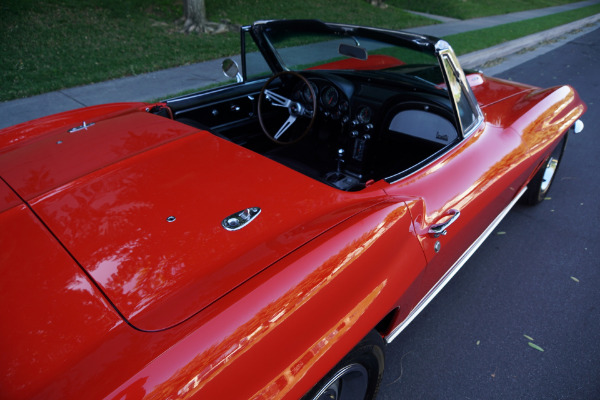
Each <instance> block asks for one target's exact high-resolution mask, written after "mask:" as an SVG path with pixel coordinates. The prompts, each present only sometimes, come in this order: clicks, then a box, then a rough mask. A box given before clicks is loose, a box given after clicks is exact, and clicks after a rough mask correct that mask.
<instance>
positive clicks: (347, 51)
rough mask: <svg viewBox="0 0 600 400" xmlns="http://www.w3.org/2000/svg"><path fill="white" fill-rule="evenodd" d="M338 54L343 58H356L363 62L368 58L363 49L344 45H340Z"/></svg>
mask: <svg viewBox="0 0 600 400" xmlns="http://www.w3.org/2000/svg"><path fill="white" fill-rule="evenodd" d="M338 53H340V54H341V55H343V56H347V57H352V58H357V59H359V60H363V61H364V60H366V59H367V58H369V55H368V54H367V49H365V48H364V47H359V46H351V45H349V44H345V43H340V47H339V48H338Z"/></svg>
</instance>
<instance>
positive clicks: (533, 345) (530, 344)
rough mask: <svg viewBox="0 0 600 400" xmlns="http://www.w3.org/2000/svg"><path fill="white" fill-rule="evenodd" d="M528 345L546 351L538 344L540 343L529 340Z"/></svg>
mask: <svg viewBox="0 0 600 400" xmlns="http://www.w3.org/2000/svg"><path fill="white" fill-rule="evenodd" d="M528 345H529V347H533V348H534V349H536V350H537V351H544V349H542V348H541V347H540V346H538V345H537V344H535V343H531V342H529V343H528Z"/></svg>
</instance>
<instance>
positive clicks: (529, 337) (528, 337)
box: [523, 335, 533, 341]
mask: <svg viewBox="0 0 600 400" xmlns="http://www.w3.org/2000/svg"><path fill="white" fill-rule="evenodd" d="M523 336H525V337H526V338H527V339H529V340H531V341H533V338H532V337H531V336H527V335H523Z"/></svg>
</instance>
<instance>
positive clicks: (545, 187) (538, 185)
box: [521, 135, 567, 205]
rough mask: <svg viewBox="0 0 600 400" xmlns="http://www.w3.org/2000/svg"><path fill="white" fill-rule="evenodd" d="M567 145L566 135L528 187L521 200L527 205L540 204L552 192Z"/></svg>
mask: <svg viewBox="0 0 600 400" xmlns="http://www.w3.org/2000/svg"><path fill="white" fill-rule="evenodd" d="M566 145H567V135H565V136H564V137H563V138H562V139H561V140H560V142H559V143H558V144H557V145H556V147H555V148H554V150H552V153H551V154H550V155H549V156H548V158H547V159H546V161H545V162H544V164H543V165H542V167H541V168H540V170H539V171H538V172H537V174H535V176H534V177H533V178H532V179H531V181H530V182H529V184H528V185H527V192H526V193H525V195H524V196H523V197H522V198H521V199H522V201H523V202H524V203H525V204H529V205H534V204H538V203H540V202H541V201H542V200H544V198H545V197H546V195H547V194H548V191H549V190H550V185H552V181H554V177H555V176H556V171H558V167H559V165H560V160H561V158H562V155H563V153H564V151H565V146H566Z"/></svg>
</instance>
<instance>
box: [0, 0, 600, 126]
mask: <svg viewBox="0 0 600 400" xmlns="http://www.w3.org/2000/svg"><path fill="white" fill-rule="evenodd" d="M599 2H600V0H588V1H582V2H578V3H571V4H566V5H562V6H557V7H549V8H544V9H538V10H530V11H523V12H518V13H512V14H505V15H498V16H492V17H486V18H476V19H471V20H466V21H450V22H446V23H443V24H438V25H430V26H424V27H419V28H413V29H408V31H410V32H415V33H421V34H427V35H432V36H438V37H442V36H447V35H452V34H455V33H462V32H468V31H472V30H478V29H483V28H487V27H491V26H497V25H502V24H506V23H510V22H516V21H522V20H526V19H531V18H537V17H542V16H546V15H550V14H554V13H559V12H563V11H569V10H573V9H577V8H581V7H586V6H589V5H593V4H598V3H599ZM599 21H600V14H598V15H596V16H593V17H589V18H586V19H585V20H581V21H576V22H574V23H572V24H568V26H563V27H558V28H554V29H551V30H549V31H545V32H541V33H539V34H536V35H531V36H528V37H525V38H522V39H518V40H515V41H512V42H509V43H505V44H502V45H499V46H494V47H493V48H490V49H486V50H482V51H479V52H475V53H471V54H467V55H464V56H461V57H460V60H461V63H462V64H463V66H464V67H467V68H475V67H479V66H481V65H483V64H485V63H486V62H489V61H491V60H495V59H499V58H502V59H501V61H502V62H499V63H498V65H495V66H494V67H493V68H490V69H485V71H484V72H486V73H488V74H490V75H493V74H498V73H500V72H502V71H504V70H506V69H508V68H512V66H514V65H517V64H518V63H520V62H525V61H527V60H529V59H531V58H533V57H536V56H537V55H539V54H543V53H544V52H546V51H550V50H552V49H554V48H556V47H557V46H560V45H561V44H564V43H565V42H566V41H568V40H571V39H572V38H574V37H576V35H577V36H578V35H580V34H582V33H578V34H576V35H573V34H569V32H571V31H573V30H581V29H584V30H583V31H582V32H583V33H585V32H588V31H590V30H593V29H597V28H598V27H599ZM548 40H553V43H552V44H551V45H544V46H541V47H539V43H540V42H543V41H548ZM532 47H533V48H535V47H537V48H536V50H535V51H532V52H527V53H525V54H520V55H518V56H512V57H510V55H512V54H514V53H516V52H519V51H520V50H522V49H525V48H532ZM221 62H222V59H219V60H213V61H208V62H203V63H198V64H192V65H186V66H182V67H176V68H170V69H167V70H162V71H157V72H152V73H148V74H143V75H137V76H132V77H126V78H121V79H115V80H110V81H106V82H101V83H96V84H92V85H87V86H79V87H74V88H69V89H63V90H59V91H55V92H50V93H45V94H42V95H39V96H33V97H29V98H24V99H18V100H13V101H7V102H3V103H0V128H4V127H7V126H11V125H15V124H18V123H21V122H25V121H29V120H31V119H35V118H40V117H43V116H46V115H50V114H55V113H58V112H62V111H67V110H72V109H76V108H80V107H85V106H91V105H97V104H103V103H111V102H122V101H148V100H152V99H159V98H167V97H169V96H172V95H174V94H176V93H180V92H183V91H186V90H190V89H196V88H200V87H205V86H208V85H210V84H212V83H215V82H219V81H221V80H223V79H224V76H223V74H222V72H221Z"/></svg>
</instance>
